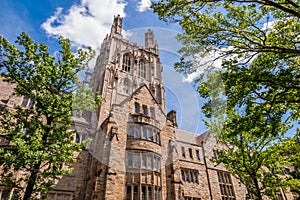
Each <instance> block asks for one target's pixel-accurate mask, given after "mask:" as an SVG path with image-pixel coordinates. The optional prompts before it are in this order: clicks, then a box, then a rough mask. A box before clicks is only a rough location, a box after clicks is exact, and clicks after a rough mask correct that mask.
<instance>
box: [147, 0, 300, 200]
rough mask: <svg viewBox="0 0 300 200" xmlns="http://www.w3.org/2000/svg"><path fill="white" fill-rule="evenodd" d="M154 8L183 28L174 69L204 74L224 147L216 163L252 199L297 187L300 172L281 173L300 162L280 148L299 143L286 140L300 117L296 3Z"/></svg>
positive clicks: (213, 124) (249, 1) (207, 0)
mask: <svg viewBox="0 0 300 200" xmlns="http://www.w3.org/2000/svg"><path fill="white" fill-rule="evenodd" d="M152 8H154V12H156V13H157V14H158V15H159V17H160V18H161V19H163V20H165V21H168V22H179V24H180V25H181V27H182V28H183V30H184V33H183V34H181V35H179V36H178V39H179V40H180V41H181V42H182V43H183V48H182V49H180V51H179V52H180V53H181V55H182V56H181V59H180V61H179V62H178V63H176V65H175V68H176V69H177V70H178V71H180V72H183V73H186V74H190V73H199V71H204V72H206V73H202V74H200V76H199V79H198V80H196V82H197V83H198V84H199V88H198V90H199V92H200V94H201V96H202V97H204V98H205V99H207V103H205V104H204V106H203V111H204V113H205V114H206V117H207V118H208V119H209V121H208V122H207V124H208V126H209V127H210V128H211V129H212V131H213V132H215V133H216V136H217V138H218V140H219V141H220V142H222V143H223V144H224V145H226V146H227V150H222V151H220V150H219V151H218V158H217V159H215V161H216V162H217V163H223V164H224V165H225V166H226V167H227V168H228V169H229V170H230V171H231V173H232V174H233V175H234V176H236V177H237V178H238V179H239V180H240V181H241V182H242V183H243V184H244V185H245V186H246V187H247V190H248V193H249V195H250V196H252V198H255V199H262V198H263V196H265V195H267V196H270V197H272V198H274V196H275V195H276V193H277V192H278V191H279V189H280V188H282V189H287V188H288V187H290V186H293V189H295V190H298V191H299V188H300V187H299V186H300V184H299V177H298V178H297V177H294V178H293V177H291V176H289V177H286V176H281V175H280V174H281V173H282V172H283V171H284V167H285V166H299V160H298V159H287V158H288V157H290V158H292V157H294V156H292V154H289V155H287V154H285V153H284V152H282V150H281V148H283V147H284V148H285V149H286V152H290V153H291V151H292V150H293V148H294V147H295V146H293V145H291V146H289V145H286V144H288V143H289V142H291V141H296V140H293V138H288V139H286V138H285V137H286V136H287V134H286V133H287V131H288V130H289V129H290V128H291V127H292V124H291V123H292V122H293V121H297V120H299V117H300V95H299V91H300V90H299V89H300V68H299V64H300V38H299V32H300V23H299V22H300V5H299V1H293V0H282V1H277V0H245V1H239V0H231V1H225V0H224V1H223V0H221V1H219V0H195V1H183V0H177V1H173V0H170V1H165V0H160V1H155V2H153V4H152ZM217 60H222V65H221V68H220V67H219V68H216V66H215V61H217ZM199 68H200V69H201V70H199ZM288 149H289V150H288ZM294 150H295V149H294ZM298 170H299V168H298Z"/></svg>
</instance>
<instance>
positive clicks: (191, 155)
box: [189, 148, 193, 159]
mask: <svg viewBox="0 0 300 200" xmlns="http://www.w3.org/2000/svg"><path fill="white" fill-rule="evenodd" d="M189 155H190V159H193V150H192V149H191V148H189Z"/></svg>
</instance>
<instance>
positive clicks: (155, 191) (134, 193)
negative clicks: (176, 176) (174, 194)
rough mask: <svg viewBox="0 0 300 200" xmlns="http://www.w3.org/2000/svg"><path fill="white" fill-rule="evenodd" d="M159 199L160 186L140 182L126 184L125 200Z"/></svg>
mask: <svg viewBox="0 0 300 200" xmlns="http://www.w3.org/2000/svg"><path fill="white" fill-rule="evenodd" d="M140 197H141V198H140ZM152 198H154V199H155V200H161V199H162V198H161V187H158V186H153V185H146V184H142V185H141V186H139V185H127V186H126V200H138V199H141V200H152Z"/></svg>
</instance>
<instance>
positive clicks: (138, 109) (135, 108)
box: [134, 102, 140, 114]
mask: <svg viewBox="0 0 300 200" xmlns="http://www.w3.org/2000/svg"><path fill="white" fill-rule="evenodd" d="M134 113H135V114H139V113H140V104H139V103H137V102H135V103H134Z"/></svg>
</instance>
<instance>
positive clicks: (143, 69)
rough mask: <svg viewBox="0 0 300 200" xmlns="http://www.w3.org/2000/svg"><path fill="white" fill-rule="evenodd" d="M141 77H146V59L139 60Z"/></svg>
mask: <svg viewBox="0 0 300 200" xmlns="http://www.w3.org/2000/svg"><path fill="white" fill-rule="evenodd" d="M139 77H141V78H146V62H145V61H144V60H140V62H139Z"/></svg>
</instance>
